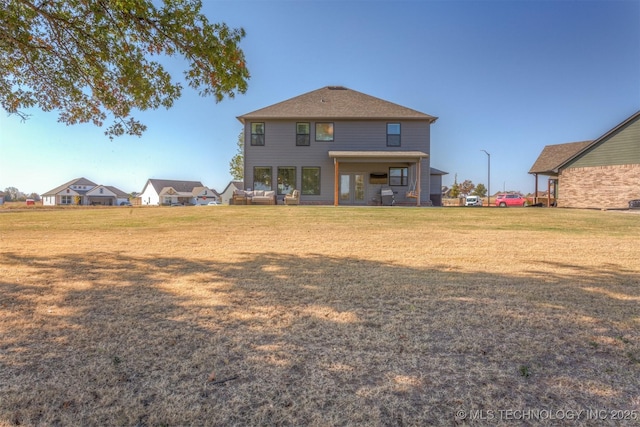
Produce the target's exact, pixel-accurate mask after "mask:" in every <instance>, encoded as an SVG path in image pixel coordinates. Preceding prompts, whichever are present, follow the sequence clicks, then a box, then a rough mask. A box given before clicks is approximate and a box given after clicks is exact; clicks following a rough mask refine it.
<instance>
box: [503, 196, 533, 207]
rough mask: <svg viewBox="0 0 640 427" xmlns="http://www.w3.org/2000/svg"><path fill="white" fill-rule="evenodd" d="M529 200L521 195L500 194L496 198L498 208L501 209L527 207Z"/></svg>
mask: <svg viewBox="0 0 640 427" xmlns="http://www.w3.org/2000/svg"><path fill="white" fill-rule="evenodd" d="M527 204H528V202H527V199H525V198H524V197H522V196H521V195H519V194H498V196H497V197H496V206H500V207H501V208H504V207H507V206H527Z"/></svg>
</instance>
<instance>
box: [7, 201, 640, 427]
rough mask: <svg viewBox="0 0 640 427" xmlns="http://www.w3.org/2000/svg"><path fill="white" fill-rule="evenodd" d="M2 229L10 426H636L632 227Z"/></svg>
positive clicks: (269, 210)
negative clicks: (595, 418) (573, 412)
mask: <svg viewBox="0 0 640 427" xmlns="http://www.w3.org/2000/svg"><path fill="white" fill-rule="evenodd" d="M0 239H1V240H0V244H1V246H0V425H1V426H12V425H39V426H44V425H47V426H48V425H54V426H55V425H60V426H71V425H83V426H84V425H95V426H106V425H122V426H163V425H166V426H182V425H212V426H233V425H261V426H274V425H280V426H285V425H296V426H302V425H305V426H336V425H337V426H348V425H366V426H391V425H449V426H451V425H510V426H513V425H535V426H540V425H554V426H555V425H567V426H580V425H584V426H587V425H594V423H596V421H597V424H598V425H616V426H619V425H624V426H626V425H638V424H640V421H638V419H639V418H640V380H639V378H640V308H639V307H640V215H636V214H632V213H627V212H600V211H571V210H562V209H541V208H527V209H472V208H467V209H464V208H460V209H459V208H423V209H419V208H398V207H394V208H342V207H340V208H334V207H306V206H298V207H287V206H272V207H271V206H216V207H191V208H111V209H82V208H79V209H61V210H47V209H29V210H24V211H21V210H10V211H9V210H5V211H0ZM581 410H584V411H587V410H590V411H599V412H597V413H594V412H591V413H587V412H583V413H579V411H581ZM510 411H512V412H510ZM518 411H525V412H524V413H522V412H518ZM527 411H528V412H527ZM547 411H548V412H547ZM562 411H566V412H562ZM570 411H575V414H574V415H573V418H574V419H572V420H570V419H567V418H568V417H569V416H571V414H572V412H570ZM604 411H606V412H604ZM612 411H613V412H612ZM615 411H620V412H615ZM624 411H627V412H624ZM634 414H635V415H634ZM596 416H597V417H598V418H600V419H598V420H594V417H596ZM616 416H618V417H621V418H623V419H622V420H616V419H613V418H615V417H616ZM634 418H635V420H634Z"/></svg>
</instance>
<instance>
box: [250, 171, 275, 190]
mask: <svg viewBox="0 0 640 427" xmlns="http://www.w3.org/2000/svg"><path fill="white" fill-rule="evenodd" d="M253 189H254V190H271V167H270V166H256V167H254V168H253Z"/></svg>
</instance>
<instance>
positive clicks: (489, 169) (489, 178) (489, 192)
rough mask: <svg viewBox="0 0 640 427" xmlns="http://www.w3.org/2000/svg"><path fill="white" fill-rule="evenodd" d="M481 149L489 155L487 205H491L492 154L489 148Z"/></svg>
mask: <svg viewBox="0 0 640 427" xmlns="http://www.w3.org/2000/svg"><path fill="white" fill-rule="evenodd" d="M480 151H484V153H485V154H486V155H487V205H488V206H489V207H491V154H489V153H488V152H487V150H480Z"/></svg>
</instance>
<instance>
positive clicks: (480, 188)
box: [471, 183, 487, 197]
mask: <svg viewBox="0 0 640 427" xmlns="http://www.w3.org/2000/svg"><path fill="white" fill-rule="evenodd" d="M471 195H472V196H478V197H485V196H486V195H487V187H485V186H484V184H483V183H479V184H478V185H476V187H475V188H474V189H473V192H472V193H471Z"/></svg>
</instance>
